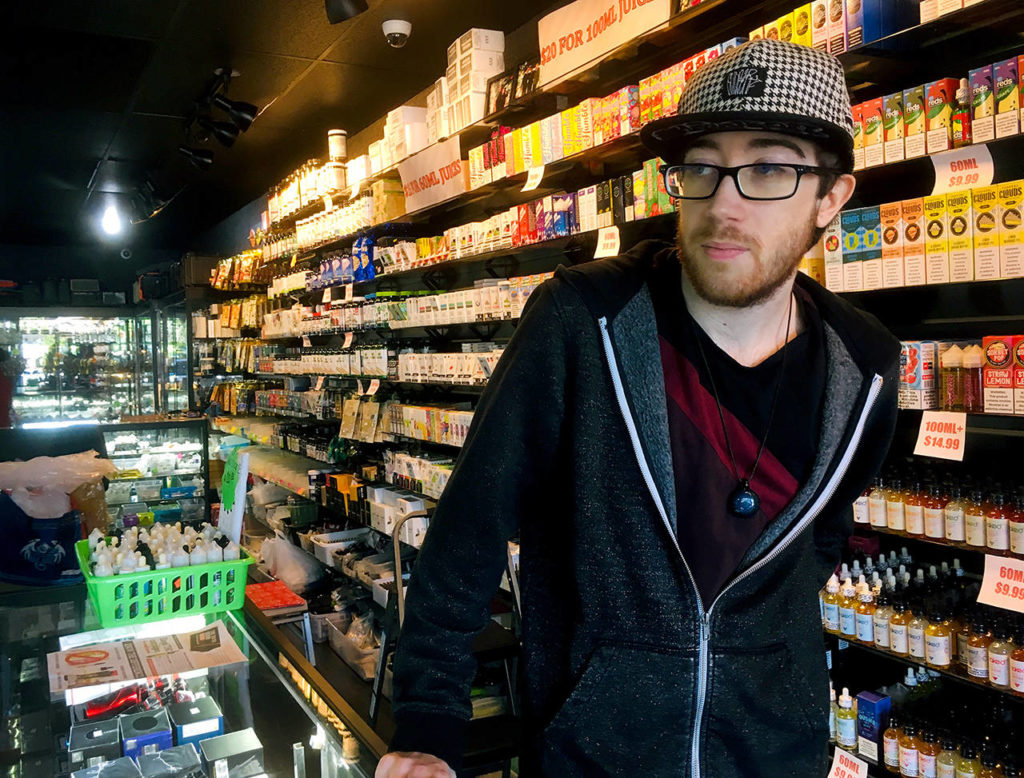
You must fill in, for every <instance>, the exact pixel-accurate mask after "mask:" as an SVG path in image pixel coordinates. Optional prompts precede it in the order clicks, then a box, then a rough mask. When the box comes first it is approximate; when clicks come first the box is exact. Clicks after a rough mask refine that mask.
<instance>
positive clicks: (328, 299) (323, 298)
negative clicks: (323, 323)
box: [320, 288, 331, 305]
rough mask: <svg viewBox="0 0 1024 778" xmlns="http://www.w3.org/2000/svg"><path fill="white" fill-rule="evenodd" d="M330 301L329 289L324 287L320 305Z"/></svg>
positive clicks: (327, 303)
mask: <svg viewBox="0 0 1024 778" xmlns="http://www.w3.org/2000/svg"><path fill="white" fill-rule="evenodd" d="M330 302H331V290H330V288H327V289H324V296H323V297H321V298H320V303H321V305H330Z"/></svg>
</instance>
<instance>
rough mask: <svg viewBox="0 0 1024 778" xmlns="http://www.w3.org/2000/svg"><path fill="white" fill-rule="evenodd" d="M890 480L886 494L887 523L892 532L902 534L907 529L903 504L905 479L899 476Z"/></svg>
mask: <svg viewBox="0 0 1024 778" xmlns="http://www.w3.org/2000/svg"><path fill="white" fill-rule="evenodd" d="M888 480H889V489H888V490H887V491H886V495H885V525H886V527H887V528H888V529H889V531H890V532H896V533H898V534H900V535H902V534H903V533H905V532H906V531H907V519H906V511H905V506H904V504H903V499H904V496H903V481H902V480H901V479H900V478H898V477H894V478H890V479H888Z"/></svg>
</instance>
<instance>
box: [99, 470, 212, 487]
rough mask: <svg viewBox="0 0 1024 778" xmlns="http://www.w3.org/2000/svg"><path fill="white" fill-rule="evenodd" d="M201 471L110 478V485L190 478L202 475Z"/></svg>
mask: <svg viewBox="0 0 1024 778" xmlns="http://www.w3.org/2000/svg"><path fill="white" fill-rule="evenodd" d="M202 474H203V471H202V470H189V471H187V472H180V473H162V474H161V475H139V476H131V477H129V478H111V479H110V482H111V483H121V484H123V483H127V482H129V481H148V480H151V479H154V478H174V477H178V478H191V477H192V476H197V475H202Z"/></svg>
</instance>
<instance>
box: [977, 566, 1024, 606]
mask: <svg viewBox="0 0 1024 778" xmlns="http://www.w3.org/2000/svg"><path fill="white" fill-rule="evenodd" d="M978 602H980V603H982V604H983V605H994V606H995V607H997V608H1004V609H1005V610H1009V611H1017V613H1024V561H1022V560H1020V559H1008V558H1007V557H1002V556H991V555H989V554H986V555H985V577H984V578H983V579H982V581H981V591H980V592H979V593H978Z"/></svg>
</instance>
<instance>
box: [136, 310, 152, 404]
mask: <svg viewBox="0 0 1024 778" xmlns="http://www.w3.org/2000/svg"><path fill="white" fill-rule="evenodd" d="M130 328H131V340H130V343H131V348H132V358H133V360H134V374H133V376H132V378H133V380H134V382H135V392H136V397H137V398H138V400H137V402H136V403H135V408H134V411H133V413H134V415H140V414H147V413H156V411H157V402H156V374H155V373H154V365H155V360H154V332H153V330H154V321H153V314H152V313H151V312H146V313H143V314H138V315H137V316H135V317H133V318H132V319H131V320H130Z"/></svg>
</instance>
